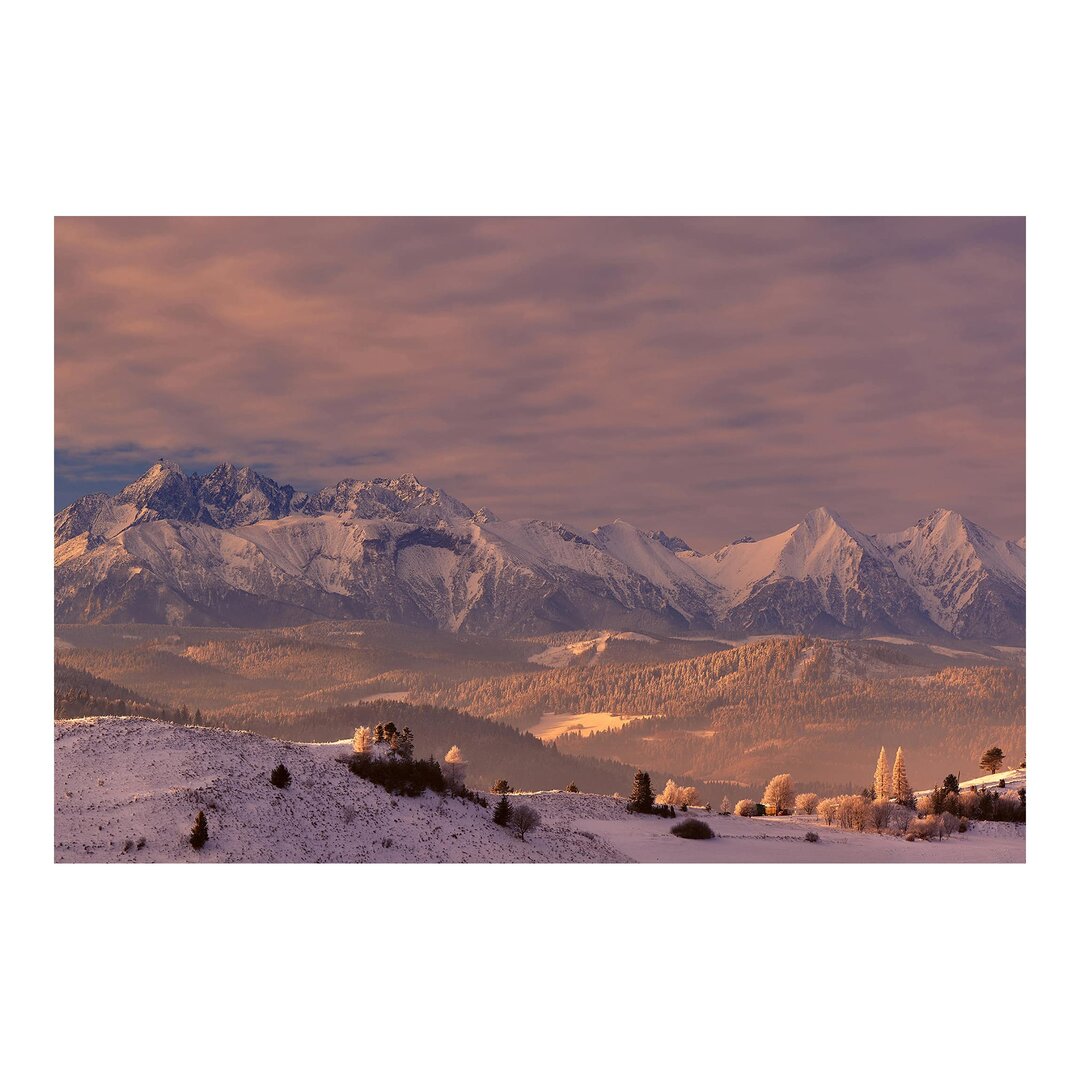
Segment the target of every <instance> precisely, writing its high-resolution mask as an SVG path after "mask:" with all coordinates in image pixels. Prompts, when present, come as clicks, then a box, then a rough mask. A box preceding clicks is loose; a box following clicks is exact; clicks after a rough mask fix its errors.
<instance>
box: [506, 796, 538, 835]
mask: <svg viewBox="0 0 1080 1080" xmlns="http://www.w3.org/2000/svg"><path fill="white" fill-rule="evenodd" d="M509 824H510V828H511V829H512V830H513V831H514V833H515V835H517V836H518V837H519V838H520V839H521V840H522V841H524V840H525V834H526V833H528V832H530V831H532V830H533V829H535V828H536V826H537V825H539V824H540V815H539V814H538V813H537V812H536V811H535V810H534V809H533V808H532V807H531V806H529V804H528V803H524V802H519V803H517V805H515V806H514V808H513V809H512V810H511V811H510V822H509Z"/></svg>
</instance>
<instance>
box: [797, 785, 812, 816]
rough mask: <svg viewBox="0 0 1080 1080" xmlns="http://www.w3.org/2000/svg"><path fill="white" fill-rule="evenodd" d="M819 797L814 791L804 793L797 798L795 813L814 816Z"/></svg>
mask: <svg viewBox="0 0 1080 1080" xmlns="http://www.w3.org/2000/svg"><path fill="white" fill-rule="evenodd" d="M817 805H818V797H817V796H816V795H815V794H814V793H813V792H812V791H804V792H802V793H801V794H799V795H796V796H795V813H796V814H812V813H814V811H815V810H817Z"/></svg>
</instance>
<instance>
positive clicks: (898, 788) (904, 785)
mask: <svg viewBox="0 0 1080 1080" xmlns="http://www.w3.org/2000/svg"><path fill="white" fill-rule="evenodd" d="M892 789H893V794H894V795H895V796H896V801H897V802H898V803H903V804H904V805H907V804H908V803H909V802H911V797H912V795H913V794H914V792H912V790H911V785H910V784H909V783H908V778H907V764H906V763H905V761H904V748H903V747H902V746H898V747H897V748H896V761H895V762H894V763H893V770H892Z"/></svg>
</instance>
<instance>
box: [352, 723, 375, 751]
mask: <svg viewBox="0 0 1080 1080" xmlns="http://www.w3.org/2000/svg"><path fill="white" fill-rule="evenodd" d="M374 741H375V740H374V736H373V735H372V734H371V728H369V727H358V728H357V729H356V730H355V731H354V732H353V737H352V748H353V751H354V752H355V753H357V754H366V753H368V751H369V750H370V749H371V747H372V744H373V743H374Z"/></svg>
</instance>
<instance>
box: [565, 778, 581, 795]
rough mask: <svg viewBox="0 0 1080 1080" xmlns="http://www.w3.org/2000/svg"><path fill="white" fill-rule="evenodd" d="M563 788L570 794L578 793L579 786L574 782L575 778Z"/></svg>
mask: <svg viewBox="0 0 1080 1080" xmlns="http://www.w3.org/2000/svg"><path fill="white" fill-rule="evenodd" d="M563 790H564V791H566V792H567V794H569V795H576V794H577V793H578V786H577V784H575V783H574V781H573V780H571V781H570V783H569V784H567V785H566V787H565V788H564V789H563Z"/></svg>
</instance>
